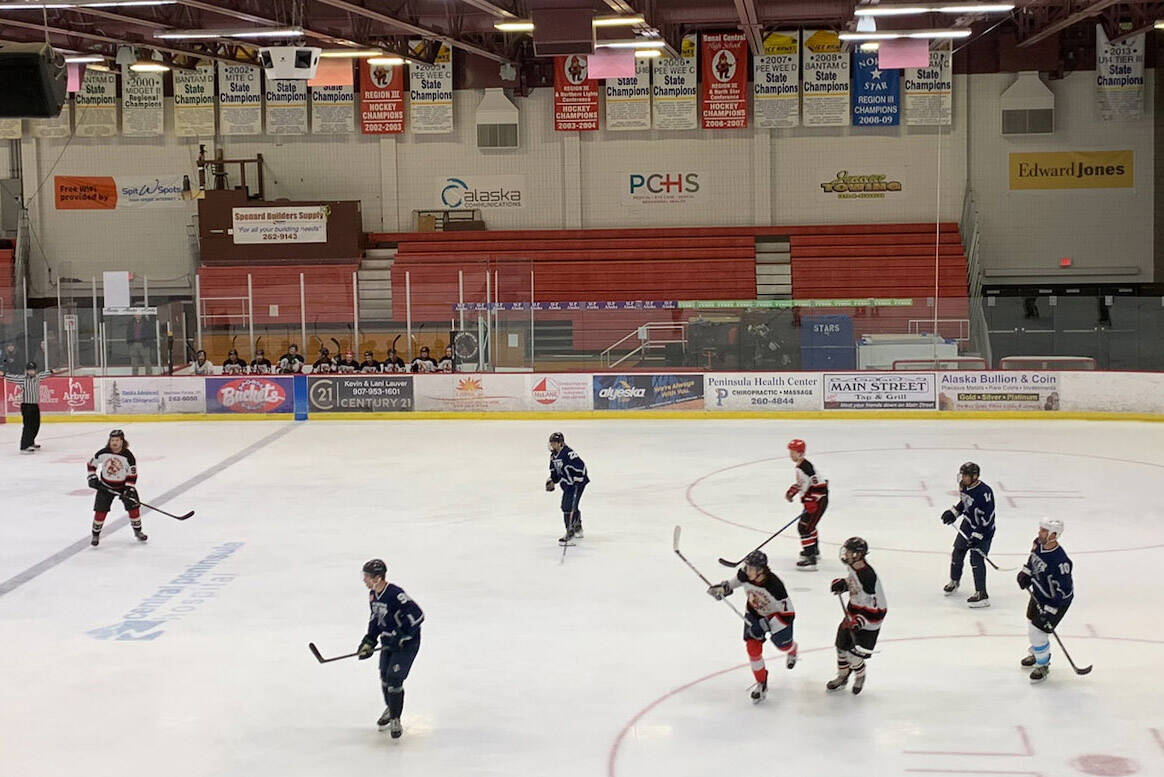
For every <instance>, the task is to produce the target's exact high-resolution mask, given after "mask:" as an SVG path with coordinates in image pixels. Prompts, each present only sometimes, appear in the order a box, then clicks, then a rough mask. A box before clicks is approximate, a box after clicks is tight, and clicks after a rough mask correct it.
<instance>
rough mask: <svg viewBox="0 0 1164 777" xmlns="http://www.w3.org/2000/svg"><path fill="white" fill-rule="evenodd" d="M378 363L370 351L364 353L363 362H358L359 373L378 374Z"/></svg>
mask: <svg viewBox="0 0 1164 777" xmlns="http://www.w3.org/2000/svg"><path fill="white" fill-rule="evenodd" d="M379 371H380V362H378V361H376V355H375V354H373V353H372V352H371V351H364V360H363V361H362V362H360V372H379Z"/></svg>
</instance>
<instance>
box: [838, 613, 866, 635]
mask: <svg viewBox="0 0 1164 777" xmlns="http://www.w3.org/2000/svg"><path fill="white" fill-rule="evenodd" d="M862 620H863V619H862V618H861V616H860V615H853V614H852V613H849V614H848V615H846V616H845V620H844V622H843V623H842V624H841V626H842V627H843V628H846V629H848V630H849V631H856V630H857V629H859V628H861V623H862Z"/></svg>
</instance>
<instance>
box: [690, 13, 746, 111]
mask: <svg viewBox="0 0 1164 777" xmlns="http://www.w3.org/2000/svg"><path fill="white" fill-rule="evenodd" d="M699 41H700V46H699V56H700V58H701V59H702V61H703V79H702V81H703V83H702V106H701V110H700V113H699V120H700V126H702V127H703V129H741V128H743V127H746V126H748V99H747V96H746V94H745V92H746V90H747V87H748V70H747V67H746V66H745V63H746V62H747V58H748V41H747V38H745V37H744V34H743V33H720V34H713V35H708V34H704V35H701V36H700V37H699Z"/></svg>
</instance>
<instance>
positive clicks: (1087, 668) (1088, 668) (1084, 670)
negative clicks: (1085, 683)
mask: <svg viewBox="0 0 1164 777" xmlns="http://www.w3.org/2000/svg"><path fill="white" fill-rule="evenodd" d="M1051 636H1052V637H1054V638H1055V641H1056V642H1058V643H1059V649H1060V650H1062V651H1063V655H1064V656H1066V657H1067V663H1069V664H1071V668H1072V669H1074V670H1075V674H1088V673H1089V672H1090V671H1091V666H1092V665H1091V664H1088V665H1087V666H1085V667H1083V668H1082V669H1080V668H1079V667H1077V666H1076V665H1075V662H1074V661H1072V660H1071V654H1070V653H1068V652H1067V648H1065V647H1063V640H1061V639H1059V634H1058V633H1057V632H1056V631H1055V630H1054V629H1051Z"/></svg>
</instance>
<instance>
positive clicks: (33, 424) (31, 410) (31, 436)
mask: <svg viewBox="0 0 1164 777" xmlns="http://www.w3.org/2000/svg"><path fill="white" fill-rule="evenodd" d="M20 417H21V418H22V419H24V429H23V432H22V434H21V435H20V450H25V449H26V448H31V447H32V444H33V443H34V442H36V436H37V434H39V433H40V405H38V404H35V403H31V402H21V403H20Z"/></svg>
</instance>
